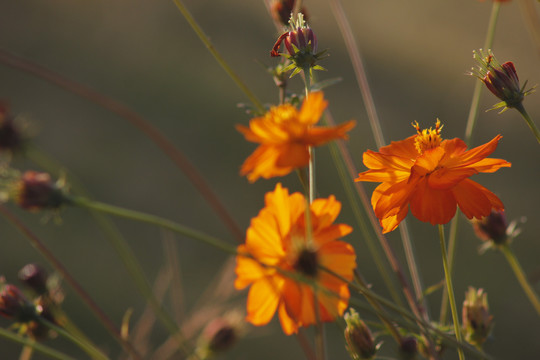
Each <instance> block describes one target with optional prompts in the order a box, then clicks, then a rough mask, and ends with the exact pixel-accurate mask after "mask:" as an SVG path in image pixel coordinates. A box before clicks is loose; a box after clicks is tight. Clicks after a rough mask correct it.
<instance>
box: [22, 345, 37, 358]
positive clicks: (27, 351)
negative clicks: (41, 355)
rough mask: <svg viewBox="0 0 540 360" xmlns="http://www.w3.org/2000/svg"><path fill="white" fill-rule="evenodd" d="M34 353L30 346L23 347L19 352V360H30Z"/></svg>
mask: <svg viewBox="0 0 540 360" xmlns="http://www.w3.org/2000/svg"><path fill="white" fill-rule="evenodd" d="M33 353H34V348H33V347H32V346H30V345H24V346H23V348H22V351H21V354H20V355H19V360H30V359H31V358H32V354H33Z"/></svg>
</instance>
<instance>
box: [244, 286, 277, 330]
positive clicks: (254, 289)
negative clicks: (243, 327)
mask: <svg viewBox="0 0 540 360" xmlns="http://www.w3.org/2000/svg"><path fill="white" fill-rule="evenodd" d="M274 280H276V278H275V277H271V278H263V279H260V280H258V281H256V282H255V283H253V285H251V288H250V289H249V294H248V299H247V313H248V314H247V317H246V320H247V321H249V322H250V323H252V324H253V325H266V324H268V323H269V322H270V320H271V319H272V317H273V316H274V313H275V312H276V309H277V306H278V303H279V296H278V290H279V287H280V286H279V285H280V284H279V282H277V281H274Z"/></svg>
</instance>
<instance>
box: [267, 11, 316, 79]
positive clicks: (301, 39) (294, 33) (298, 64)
mask: <svg viewBox="0 0 540 360" xmlns="http://www.w3.org/2000/svg"><path fill="white" fill-rule="evenodd" d="M290 28H291V30H290V31H288V32H286V33H284V34H282V35H281V36H280V37H279V38H278V39H277V41H276V43H275V44H274V47H273V48H272V51H271V52H270V55H271V56H273V57H276V56H285V57H286V58H288V59H289V60H290V61H291V62H292V63H291V64H290V65H289V66H288V67H286V68H285V70H286V71H288V70H292V69H294V71H293V73H292V75H291V77H292V76H294V75H296V74H297V73H299V72H300V71H305V70H310V71H311V70H312V69H315V70H324V68H323V67H321V66H320V65H317V62H318V61H319V60H320V59H322V57H323V56H322V55H323V54H324V53H325V52H326V51H325V50H323V51H321V52H319V53H317V36H315V33H314V32H313V30H311V28H310V27H309V26H308V25H306V23H305V21H304V18H303V14H302V13H299V14H298V18H297V19H296V20H293V19H291V20H290ZM282 43H283V44H284V46H285V48H286V49H287V52H288V54H284V53H280V52H279V48H280V47H281V44H282Z"/></svg>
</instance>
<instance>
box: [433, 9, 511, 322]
mask: <svg viewBox="0 0 540 360" xmlns="http://www.w3.org/2000/svg"><path fill="white" fill-rule="evenodd" d="M500 9H501V3H500V2H498V1H494V2H493V6H492V7H491V14H490V17H489V22H488V28H487V33H486V39H485V42H484V49H486V50H487V49H489V48H491V47H492V45H493V40H494V39H495V30H496V28H497V20H498V18H499V10H500ZM483 85H484V84H483V83H482V82H481V81H475V84H474V90H473V95H472V101H471V107H470V109H469V116H468V118H467V125H466V127H465V143H466V144H467V146H469V147H470V146H471V142H472V137H473V132H474V128H475V125H476V121H477V119H478V110H479V108H480V95H481V94H482V90H483V88H484V86H483ZM458 229H459V216H458V215H456V216H454V218H453V219H452V222H451V224H450V236H449V239H448V265H449V269H450V273H452V267H453V265H454V254H455V249H456V243H457V234H458ZM447 317H448V294H447V290H446V288H444V289H443V295H442V300H441V311H440V315H439V322H440V323H441V325H444V324H445V323H446V319H447Z"/></svg>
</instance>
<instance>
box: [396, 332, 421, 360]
mask: <svg viewBox="0 0 540 360" xmlns="http://www.w3.org/2000/svg"><path fill="white" fill-rule="evenodd" d="M399 355H400V359H402V360H413V359H416V358H417V355H418V340H417V339H416V338H415V337H414V336H405V337H403V339H402V340H401V344H399Z"/></svg>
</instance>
